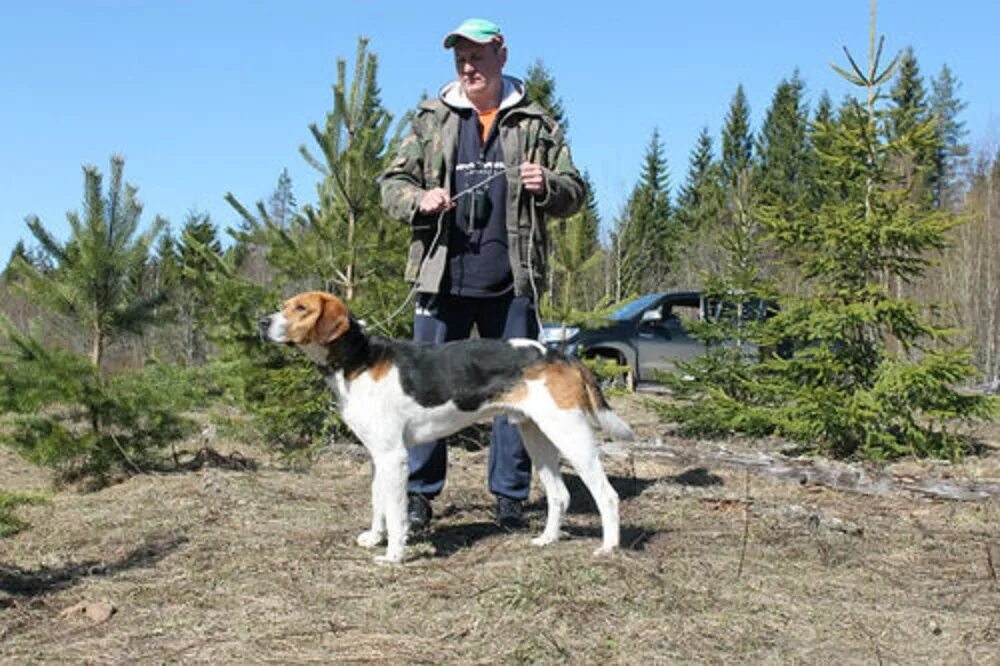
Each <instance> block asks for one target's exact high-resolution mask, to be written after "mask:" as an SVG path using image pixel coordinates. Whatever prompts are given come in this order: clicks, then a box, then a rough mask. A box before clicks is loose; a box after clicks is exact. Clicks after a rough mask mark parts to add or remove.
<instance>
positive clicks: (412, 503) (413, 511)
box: [406, 493, 433, 534]
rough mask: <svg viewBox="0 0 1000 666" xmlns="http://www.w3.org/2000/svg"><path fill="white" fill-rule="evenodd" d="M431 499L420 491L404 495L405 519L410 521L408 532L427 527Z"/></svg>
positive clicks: (430, 512)
mask: <svg viewBox="0 0 1000 666" xmlns="http://www.w3.org/2000/svg"><path fill="white" fill-rule="evenodd" d="M432 513H433V512H432V511H431V501H430V500H429V499H427V498H426V497H424V496H423V495H421V494H420V493H410V494H409V495H407V497H406V519H407V521H409V523H410V532H411V533H414V534H415V533H417V532H422V531H423V530H425V529H427V526H428V525H430V522H431V515H432Z"/></svg>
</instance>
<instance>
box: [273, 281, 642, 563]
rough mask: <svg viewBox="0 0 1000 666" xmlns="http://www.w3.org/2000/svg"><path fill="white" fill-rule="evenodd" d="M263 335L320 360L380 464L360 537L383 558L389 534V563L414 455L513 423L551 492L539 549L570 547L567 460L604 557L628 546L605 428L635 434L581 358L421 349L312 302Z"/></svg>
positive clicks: (503, 347)
mask: <svg viewBox="0 0 1000 666" xmlns="http://www.w3.org/2000/svg"><path fill="white" fill-rule="evenodd" d="M260 332H261V337H262V338H263V339H265V340H267V341H270V342H274V343H283V344H288V345H294V346H296V347H298V348H299V349H300V350H302V351H303V352H304V353H305V354H306V356H308V357H309V359H310V360H312V362H313V364H315V366H316V367H317V368H318V369H319V371H320V372H321V373H322V374H323V377H324V379H325V380H326V383H327V384H328V385H329V386H330V388H331V389H332V390H333V392H334V393H335V394H336V396H337V399H338V402H339V406H340V412H341V416H342V417H343V420H344V423H346V424H347V425H348V426H349V427H350V428H351V430H352V431H354V434H355V435H357V436H358V438H359V439H360V440H361V442H362V444H364V446H365V448H366V449H368V453H369V454H370V455H371V458H372V467H373V471H374V474H373V479H372V523H371V529H369V530H367V531H365V532H363V533H361V535H360V536H358V539H357V541H358V543H359V544H360V545H362V546H366V547H369V548H374V547H375V546H377V545H379V544H380V543H381V542H382V539H383V536H384V535H385V534H386V532H388V537H387V548H386V552H385V555H384V556H379V557H376V558H375V559H376V560H377V561H383V562H400V561H402V559H403V553H404V548H405V544H406V534H407V528H408V524H407V518H406V481H407V476H408V466H407V455H406V447H408V446H413V445H414V444H417V443H419V442H425V441H427V440H431V439H436V438H439V437H444V436H446V435H450V434H452V433H454V432H456V431H458V430H460V429H462V428H464V427H466V426H469V425H471V424H473V423H475V422H478V421H482V420H485V419H489V418H492V417H494V416H496V415H499V414H506V415H508V417H509V418H510V420H511V421H512V422H513V423H516V424H518V427H519V428H520V430H521V435H522V437H523V439H524V446H525V449H526V450H527V452H528V455H529V456H531V459H532V461H533V462H534V464H535V467H536V468H537V470H538V476H539V478H540V479H541V482H542V485H543V486H544V489H545V495H546V499H547V504H548V514H547V517H546V521H545V528H544V530H543V531H542V533H541V534H540V535H539V536H538V537H536V538H534V539H533V540H532V543H533V544H535V545H538V546H544V545H546V544H549V543H552V542H554V541H556V540H557V539H558V538H559V529H560V527H561V525H562V521H563V517H564V515H565V513H566V509H567V507H568V505H569V492H568V491H567V490H566V485H565V484H564V483H563V480H562V474H561V472H560V469H559V456H560V454H561V455H562V456H563V457H564V458H565V459H566V460H568V461H569V463H570V464H571V465H572V466H573V468H574V469H575V470H576V472H577V474H579V475H580V478H581V479H582V480H583V482H584V484H585V485H586V486H587V489H588V490H589V491H590V494H591V495H592V496H593V498H594V501H595V502H596V503H597V508H598V510H599V511H600V514H601V526H602V529H603V540H602V544H601V547H600V548H599V549H598V550H596V551H595V553H594V554H595V555H598V554H604V553H608V552H610V551H612V550H614V549H615V548H617V547H618V541H619V522H618V495H617V493H615V490H614V488H612V487H611V484H610V483H608V478H607V476H606V475H605V473H604V469H603V467H602V466H601V462H600V460H599V459H598V455H597V453H598V452H597V443H596V440H595V437H594V429H595V428H600V429H603V430H604V431H605V432H607V433H608V434H609V435H611V436H613V437H616V438H619V439H632V438H633V437H634V435H633V433H632V430H631V429H630V428H629V427H628V425H627V424H626V423H625V422H624V421H622V420H621V419H620V418H619V417H618V416H617V415H616V414H615V413H614V412H612V411H611V408H610V407H609V406H608V403H607V401H605V399H604V396H603V395H602V393H601V390H600V388H599V387H598V386H597V384H596V383H595V381H594V377H593V375H592V374H591V373H590V371H589V370H588V369H587V368H586V366H584V365H583V364H581V363H580V362H579V361H577V360H576V359H573V358H571V357H567V356H565V355H563V354H561V353H558V352H555V351H550V350H547V349H546V348H545V347H544V346H542V345H541V344H539V343H538V342H535V341H533V340H520V339H515V340H506V341H503V340H482V339H471V340H460V341H455V342H448V343H444V344H440V345H427V344H416V343H411V342H402V341H398V340H390V339H386V338H382V337H379V336H369V335H367V334H366V333H365V331H364V330H363V328H362V326H361V325H360V324H359V323H358V321H357V320H355V319H354V318H353V317H352V316H351V314H350V312H348V310H347V307H346V306H345V305H344V303H343V302H342V301H341V300H340V299H339V298H337V297H335V296H332V295H330V294H327V293H323V292H306V293H302V294H298V295H297V296H293V297H292V298H290V299H288V300H287V301H285V303H284V306H283V308H282V309H281V310H280V311H279V312H276V313H274V314H272V315H269V316H267V317H265V318H264V319H262V320H261V321H260Z"/></svg>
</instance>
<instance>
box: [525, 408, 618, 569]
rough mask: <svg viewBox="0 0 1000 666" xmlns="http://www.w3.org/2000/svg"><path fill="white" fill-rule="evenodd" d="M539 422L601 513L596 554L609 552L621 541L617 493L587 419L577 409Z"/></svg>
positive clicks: (549, 416) (560, 411) (542, 418)
mask: <svg viewBox="0 0 1000 666" xmlns="http://www.w3.org/2000/svg"><path fill="white" fill-rule="evenodd" d="M536 423H537V424H538V427H539V428H540V429H541V430H542V432H543V433H544V434H545V435H546V436H547V437H548V438H549V439H550V440H551V442H552V444H553V445H555V447H556V448H557V449H558V450H559V453H560V454H562V456H563V457H564V458H566V460H567V461H568V462H569V463H570V465H572V466H573V469H574V470H575V471H576V473H577V474H579V475H580V480H581V481H583V483H584V485H585V486H587V490H589V491H590V494H591V496H592V497H593V498H594V503H595V504H597V510H598V511H599V512H600V514H601V528H602V531H603V533H604V537H603V539H602V542H601V547H600V548H599V549H597V550H596V551H594V554H595V555H604V554H607V553H610V552H611V551H613V550H614V549H615V548H617V547H618V544H619V541H620V539H621V535H620V522H619V517H618V493H616V492H615V489H614V488H612V487H611V483H610V482H609V481H608V477H607V475H606V474H605V473H604V467H603V466H602V465H601V460H600V458H599V457H598V451H597V440H596V438H595V437H594V431H593V430H592V429H591V427H590V424H589V423H588V421H587V418H586V417H585V416H584V414H583V412H581V411H580V410H578V409H566V410H559V411H558V412H557V413H555V414H549V415H548V416H545V417H541V418H537V419H536Z"/></svg>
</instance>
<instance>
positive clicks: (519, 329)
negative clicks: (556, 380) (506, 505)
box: [407, 293, 538, 500]
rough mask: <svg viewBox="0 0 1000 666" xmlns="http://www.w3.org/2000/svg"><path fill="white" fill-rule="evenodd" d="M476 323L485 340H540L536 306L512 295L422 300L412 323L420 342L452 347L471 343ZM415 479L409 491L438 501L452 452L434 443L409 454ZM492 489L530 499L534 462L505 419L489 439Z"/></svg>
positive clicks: (444, 296)
mask: <svg viewBox="0 0 1000 666" xmlns="http://www.w3.org/2000/svg"><path fill="white" fill-rule="evenodd" d="M473 324H475V326H476V329H477V330H478V331H479V337H481V338H503V339H507V338H531V339H536V338H537V337H538V322H537V320H536V319H535V306H534V303H533V302H532V300H531V299H530V298H526V297H523V298H515V297H514V295H513V293H509V294H506V295H504V296H497V297H495V298H470V297H465V296H452V295H450V294H439V295H437V296H433V297H432V296H431V295H427V294H425V295H422V296H421V297H420V299H419V300H418V302H417V314H416V316H415V318H414V321H413V339H414V340H416V341H417V342H435V343H441V342H447V341H449V340H461V339H464V338H468V337H469V334H470V333H471V332H472V326H473ZM408 453H409V457H410V480H409V484H408V487H407V490H408V491H409V492H411V493H420V494H422V495H425V496H427V497H435V496H437V494H438V493H440V492H441V488H442V487H444V476H445V472H446V470H447V466H448V451H447V447H446V446H445V445H444V443H443V442H441V441H439V440H434V441H431V442H426V443H424V444H418V445H416V446H413V447H410V448H409V449H408ZM489 486H490V492H491V493H493V494H494V495H504V496H506V497H510V498H512V499H521V500H523V499H525V498H527V497H528V490H529V488H530V486H531V459H530V458H529V457H528V454H527V452H526V451H525V450H524V444H523V443H522V442H521V433H520V431H518V429H517V426H514V425H511V424H510V423H509V422H508V421H507V417H506V416H498V417H496V418H495V419H493V432H492V434H491V436H490V461H489Z"/></svg>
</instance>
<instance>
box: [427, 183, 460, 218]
mask: <svg viewBox="0 0 1000 666" xmlns="http://www.w3.org/2000/svg"><path fill="white" fill-rule="evenodd" d="M454 205H455V204H454V202H452V200H451V195H450V194H449V193H448V190H446V189H444V188H443V187H435V188H434V189H433V190H427V192H425V193H424V196H422V197H421V198H420V205H419V206H418V208H419V209H420V213H421V215H431V214H433V213H440V212H441V211H443V210H448V209H449V208H451V207H452V206H454Z"/></svg>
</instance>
